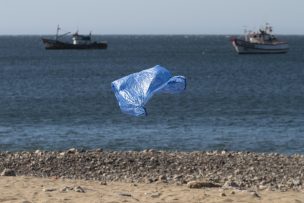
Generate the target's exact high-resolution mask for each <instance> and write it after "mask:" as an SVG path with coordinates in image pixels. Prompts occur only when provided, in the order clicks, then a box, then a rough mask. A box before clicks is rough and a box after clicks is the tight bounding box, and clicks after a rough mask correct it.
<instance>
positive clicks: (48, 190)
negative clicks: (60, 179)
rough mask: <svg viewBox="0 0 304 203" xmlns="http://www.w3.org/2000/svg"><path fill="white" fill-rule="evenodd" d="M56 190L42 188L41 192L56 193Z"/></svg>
mask: <svg viewBox="0 0 304 203" xmlns="http://www.w3.org/2000/svg"><path fill="white" fill-rule="evenodd" d="M56 190H57V189H56V188H43V189H42V191H43V192H53V191H56Z"/></svg>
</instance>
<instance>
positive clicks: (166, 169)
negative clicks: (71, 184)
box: [0, 148, 304, 191]
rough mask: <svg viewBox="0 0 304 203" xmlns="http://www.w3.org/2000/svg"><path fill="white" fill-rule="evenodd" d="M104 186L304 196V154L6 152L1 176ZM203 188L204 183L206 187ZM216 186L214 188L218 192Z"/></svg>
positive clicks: (1, 158)
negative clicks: (191, 186)
mask: <svg viewBox="0 0 304 203" xmlns="http://www.w3.org/2000/svg"><path fill="white" fill-rule="evenodd" d="M5 169H7V170H12V171H13V172H14V173H15V174H16V175H17V176H34V177H44V178H46V177H55V178H58V179H81V180H95V181H102V182H113V181H114V182H125V183H148V184H150V183H158V182H161V183H165V184H175V185H187V184H188V185H189V184H190V182H193V184H195V182H196V183H197V184H198V186H194V187H206V185H209V186H207V187H210V185H212V184H213V186H214V187H219V188H234V189H239V190H266V189H267V190H271V191H287V190H294V191H303V190H304V155H297V154H295V155H283V154H277V153H254V152H227V151H211V152H210V151H209V152H207V151H195V152H169V151H157V150H153V149H150V150H144V151H103V150H102V149H96V150H89V151H84V150H77V149H74V148H72V149H69V150H66V151H40V150H36V151H33V152H29V151H23V152H0V172H1V171H4V170H5ZM200 184H202V185H201V186H200ZM213 186H211V187H213Z"/></svg>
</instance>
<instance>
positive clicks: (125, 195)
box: [118, 192, 132, 197]
mask: <svg viewBox="0 0 304 203" xmlns="http://www.w3.org/2000/svg"><path fill="white" fill-rule="evenodd" d="M118 195H119V196H123V197H132V195H131V194H130V193H127V192H120V193H118Z"/></svg>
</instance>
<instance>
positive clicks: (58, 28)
mask: <svg viewBox="0 0 304 203" xmlns="http://www.w3.org/2000/svg"><path fill="white" fill-rule="evenodd" d="M59 30H60V27H59V25H57V32H56V41H57V39H58V34H59Z"/></svg>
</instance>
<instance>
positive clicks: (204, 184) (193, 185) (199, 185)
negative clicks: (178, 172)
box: [187, 181, 221, 188]
mask: <svg viewBox="0 0 304 203" xmlns="http://www.w3.org/2000/svg"><path fill="white" fill-rule="evenodd" d="M187 186H188V187H189V188H203V187H208V188H212V187H221V185H219V184H216V183H212V182H199V181H190V182H188V183H187Z"/></svg>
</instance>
